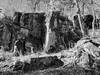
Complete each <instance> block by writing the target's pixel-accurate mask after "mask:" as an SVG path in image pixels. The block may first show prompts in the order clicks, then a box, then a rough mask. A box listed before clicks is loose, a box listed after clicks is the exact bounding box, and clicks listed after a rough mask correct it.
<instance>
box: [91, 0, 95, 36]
mask: <svg viewBox="0 0 100 75" xmlns="http://www.w3.org/2000/svg"><path fill="white" fill-rule="evenodd" d="M91 4H93V0H91ZM92 13H93V22H92V37H94V34H95V28H94V23H95V11H94V7H92Z"/></svg>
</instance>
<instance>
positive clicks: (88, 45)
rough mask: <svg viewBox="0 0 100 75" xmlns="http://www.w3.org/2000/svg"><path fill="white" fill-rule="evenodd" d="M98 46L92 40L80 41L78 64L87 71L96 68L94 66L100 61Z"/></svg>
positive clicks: (77, 54) (77, 56) (77, 55)
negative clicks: (99, 59)
mask: <svg viewBox="0 0 100 75" xmlns="http://www.w3.org/2000/svg"><path fill="white" fill-rule="evenodd" d="M80 42H81V43H80ZM79 43H80V44H79ZM98 46H99V44H97V43H94V42H93V41H92V40H90V39H88V40H81V41H79V42H78V43H77V52H76V59H77V64H78V65H79V66H81V67H83V68H85V69H92V68H94V67H93V66H94V64H95V63H96V62H97V61H98V59H97V58H99V57H100V49H99V48H98ZM96 64H97V63H96Z"/></svg>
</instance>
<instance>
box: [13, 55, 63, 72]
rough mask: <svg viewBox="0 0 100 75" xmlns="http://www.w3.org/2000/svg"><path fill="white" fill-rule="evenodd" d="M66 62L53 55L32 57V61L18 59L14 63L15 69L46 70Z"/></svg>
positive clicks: (25, 70) (26, 70)
mask: <svg viewBox="0 0 100 75" xmlns="http://www.w3.org/2000/svg"><path fill="white" fill-rule="evenodd" d="M63 65H64V63H63V62H62V61H61V60H59V59H58V58H57V57H56V56H54V57H52V56H50V57H41V58H31V62H30V63H27V62H21V61H17V62H16V63H15V65H14V68H13V71H19V70H21V71H24V72H28V71H35V70H44V69H48V68H58V67H60V66H63Z"/></svg>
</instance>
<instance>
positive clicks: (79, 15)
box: [75, 0, 84, 36]
mask: <svg viewBox="0 0 100 75" xmlns="http://www.w3.org/2000/svg"><path fill="white" fill-rule="evenodd" d="M75 3H76V5H77V8H78V20H79V24H80V28H81V32H82V35H83V36H84V30H83V26H82V22H81V14H80V7H79V4H78V2H77V0H75Z"/></svg>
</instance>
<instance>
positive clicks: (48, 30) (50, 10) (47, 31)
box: [44, 0, 54, 52]
mask: <svg viewBox="0 0 100 75" xmlns="http://www.w3.org/2000/svg"><path fill="white" fill-rule="evenodd" d="M53 2H54V0H50V5H51V8H50V9H49V10H48V11H47V16H46V20H45V21H46V29H47V30H46V40H45V45H44V51H45V52H47V51H48V44H49V36H50V33H51V29H50V28H49V27H50V26H49V25H50V19H51V16H52V11H53Z"/></svg>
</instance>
